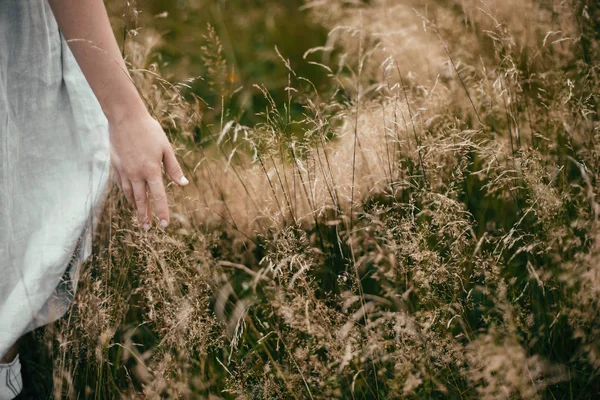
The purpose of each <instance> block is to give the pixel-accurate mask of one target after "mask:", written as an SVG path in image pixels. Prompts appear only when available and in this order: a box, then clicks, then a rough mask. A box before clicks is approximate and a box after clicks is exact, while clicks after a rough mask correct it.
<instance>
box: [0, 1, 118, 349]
mask: <svg viewBox="0 0 600 400" xmlns="http://www.w3.org/2000/svg"><path fill="white" fill-rule="evenodd" d="M108 176H109V143H108V124H107V121H106V119H105V117H104V114H103V113H102V110H101V108H100V105H99V104H98V101H97V100H96V98H95V96H94V94H93V92H92V91H91V89H90V87H89V85H88V83H87V81H86V80H85V77H84V76H83V74H82V72H81V70H80V69H79V66H78V65H77V62H76V60H75V58H74V57H73V54H72V53H71V52H70V50H69V48H68V45H67V44H66V42H65V40H64V38H63V37H62V35H61V34H60V32H59V30H58V26H57V24H56V20H55V19H54V16H53V14H52V12H51V9H50V7H49V5H48V4H47V2H46V0H0V356H2V355H4V354H5V353H6V352H7V351H8V349H9V348H10V347H11V346H12V345H13V343H14V342H15V341H16V340H17V339H18V338H19V337H20V336H21V335H23V334H24V333H26V332H28V331H30V330H32V329H35V328H36V327H39V326H42V325H44V324H47V323H50V322H52V321H54V320H56V319H57V318H59V317H60V316H62V315H63V314H64V312H65V311H66V310H67V307H68V305H69V304H70V301H71V299H72V296H73V294H74V291H75V288H76V283H77V276H78V269H79V265H80V264H81V261H82V260H84V259H86V258H87V257H88V256H89V254H90V252H91V248H90V246H91V232H92V231H93V229H94V226H95V218H96V217H97V212H98V211H99V207H100V205H101V203H102V201H103V200H104V197H105V193H106V188H107V183H108Z"/></svg>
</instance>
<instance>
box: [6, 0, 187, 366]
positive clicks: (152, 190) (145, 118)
mask: <svg viewBox="0 0 600 400" xmlns="http://www.w3.org/2000/svg"><path fill="white" fill-rule="evenodd" d="M48 3H49V4H50V7H51V8H52V12H53V13H54V16H55V17H56V21H57V23H58V26H59V28H60V30H61V32H62V33H63V36H64V37H65V38H66V39H67V42H68V44H69V48H70V49H71V51H72V52H73V55H74V56H75V59H76V60H77V63H78V64H79V66H80V68H81V70H82V71H83V74H84V75H85V78H86V80H87V81H88V83H89V85H90V87H91V88H92V90H93V92H94V94H95V96H96V98H97V99H98V101H99V103H100V106H101V107H102V111H103V112H104V114H105V115H106V118H107V120H108V123H109V128H110V143H111V162H112V167H113V170H114V171H115V173H116V178H117V182H118V183H119V185H120V186H121V188H122V189H123V192H124V194H125V197H126V198H127V200H128V201H129V203H130V204H131V205H132V206H133V207H134V208H135V210H136V211H137V217H138V220H139V221H140V223H141V224H142V225H143V227H144V228H145V229H146V230H147V229H150V227H151V224H152V218H153V210H152V208H151V204H150V201H149V200H150V197H151V198H152V200H153V201H154V208H155V210H154V211H155V213H156V215H157V216H158V219H159V221H160V222H159V223H160V225H161V226H162V227H163V228H166V227H167V225H168V224H169V209H168V204H167V196H166V193H165V186H164V183H163V172H162V170H163V167H164V169H165V171H166V173H167V174H168V176H169V177H170V179H171V180H172V181H173V182H175V183H176V184H177V185H179V186H185V185H187V184H188V183H189V182H188V180H187V179H186V178H185V177H184V175H183V172H182V169H181V166H180V165H179V163H178V162H177V159H176V157H175V153H174V152H173V149H172V147H171V145H170V143H169V141H168V139H167V137H166V135H165V133H164V131H163V129H162V128H161V126H160V124H159V123H158V122H157V121H156V120H155V119H154V118H152V116H151V115H150V114H149V113H148V111H147V109H146V106H145V105H144V102H143V100H142V99H141V97H140V95H139V94H138V92H137V89H136V88H135V86H134V85H133V83H132V81H131V77H130V76H129V73H128V72H127V67H126V65H125V62H124V61H123V58H122V56H121V52H120V50H119V46H118V44H117V42H116V40H115V37H114V35H113V31H112V28H111V26H110V23H109V20H108V15H107V13H106V8H105V7H104V3H103V1H102V0H48ZM17 353H18V344H15V346H13V348H11V349H10V350H9V352H8V354H6V355H5V356H4V357H3V358H2V363H6V362H11V361H12V360H14V358H15V357H16V355H17Z"/></svg>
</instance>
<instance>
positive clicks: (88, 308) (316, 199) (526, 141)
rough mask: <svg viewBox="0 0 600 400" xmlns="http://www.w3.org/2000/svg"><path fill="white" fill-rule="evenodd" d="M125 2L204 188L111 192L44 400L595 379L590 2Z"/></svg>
mask: <svg viewBox="0 0 600 400" xmlns="http://www.w3.org/2000/svg"><path fill="white" fill-rule="evenodd" d="M145 3H147V4H145ZM107 5H108V8H109V11H110V13H111V18H112V21H113V25H114V27H115V32H117V35H118V36H119V37H120V40H121V44H122V45H123V51H124V54H125V55H126V57H127V61H128V63H129V66H130V71H131V74H132V77H133V79H134V81H135V82H136V85H137V86H138V88H139V90H140V92H141V93H142V94H143V96H144V98H145V100H146V102H147V105H148V108H149V109H150V110H151V111H152V113H153V115H154V116H155V118H156V119H158V120H159V121H160V122H161V124H162V126H163V127H164V129H165V132H166V133H167V134H168V135H169V137H170V139H171V140H172V143H173V146H174V147H175V148H176V150H177V154H178V158H179V159H180V161H181V162H182V164H183V165H184V166H185V168H184V169H185V172H186V176H187V177H188V178H190V181H191V184H190V185H189V187H187V188H185V189H180V188H177V187H173V185H169V203H170V204H171V210H172V223H171V225H170V226H169V227H168V229H167V230H166V231H162V230H161V229H159V228H157V227H156V226H157V225H158V224H156V223H155V224H154V225H155V227H154V228H152V229H151V230H150V231H149V232H145V231H144V230H143V229H141V228H140V226H139V224H137V222H136V220H135V217H134V213H133V212H132V210H131V209H130V207H129V206H128V205H127V204H126V201H125V199H124V197H123V195H122V193H121V192H120V190H119V189H118V187H117V186H116V184H114V185H113V187H112V188H111V192H110V194H109V197H108V199H107V201H106V207H105V210H104V212H103V214H102V216H101V217H100V220H99V228H98V232H97V234H96V238H95V241H94V253H93V256H92V257H91V258H90V260H89V261H88V262H87V263H86V264H85V265H84V267H83V269H82V274H81V279H80V283H79V287H78V292H77V296H76V299H75V302H74V304H73V306H72V307H71V309H70V311H69V312H68V314H67V315H66V316H65V317H64V318H63V319H61V320H60V321H59V322H58V323H57V324H55V325H54V326H51V327H47V328H45V329H41V330H38V331H36V332H34V333H33V334H30V335H29V336H28V337H27V338H26V339H25V343H24V346H23V349H24V350H23V351H24V355H23V359H24V360H25V361H24V364H25V365H24V368H25V372H26V377H29V378H28V380H29V387H28V389H27V390H28V392H27V393H25V397H26V398H34V399H46V398H53V399H84V398H85V399H88V398H89V399H117V398H123V399H142V398H143V399H159V398H180V399H338V398H339V399H594V398H599V397H600V318H599V316H600V314H599V312H600V230H599V227H600V226H599V224H600V221H599V214H600V204H599V203H598V198H597V194H596V192H597V191H598V190H599V189H600V187H599V185H600V181H599V179H600V165H599V162H600V156H599V151H600V125H599V124H598V119H599V118H598V111H599V102H600V98H599V89H600V76H599V73H600V71H599V65H600V64H599V61H600V5H599V4H598V3H597V2H596V1H595V0H564V1H557V0H553V1H550V0H503V1H501V0H495V1H494V0H429V1H427V2H425V1H418V0H306V1H297V0H294V1H292V0H290V1H275V0H272V1H269V0H248V1H241V0H238V1H233V0H231V1H202V0H185V1H177V2H172V1H158V0H157V1H154V2H142V1H138V2H137V3H136V2H135V1H129V2H124V1H121V0H109V1H108V2H107Z"/></svg>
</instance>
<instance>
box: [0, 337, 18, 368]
mask: <svg viewBox="0 0 600 400" xmlns="http://www.w3.org/2000/svg"><path fill="white" fill-rule="evenodd" d="M17 354H19V342H17V343H15V344H14V346H13V347H11V348H10V349H9V350H8V353H6V355H5V356H4V357H3V358H2V359H1V360H0V364H8V363H11V362H12V361H13V360H14V359H15V357H16V356H17Z"/></svg>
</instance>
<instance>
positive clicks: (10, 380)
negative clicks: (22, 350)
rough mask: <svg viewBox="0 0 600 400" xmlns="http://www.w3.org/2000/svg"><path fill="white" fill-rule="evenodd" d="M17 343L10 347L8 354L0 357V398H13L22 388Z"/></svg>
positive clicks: (7, 399)
mask: <svg viewBox="0 0 600 400" xmlns="http://www.w3.org/2000/svg"><path fill="white" fill-rule="evenodd" d="M18 357H19V343H18V342H17V343H15V345H14V346H13V347H11V348H10V350H9V351H8V354H6V355H5V356H4V358H2V359H0V400H14V399H15V398H16V397H17V396H18V395H19V393H21V391H22V390H23V377H22V376H21V363H20V361H19V358H18Z"/></svg>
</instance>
